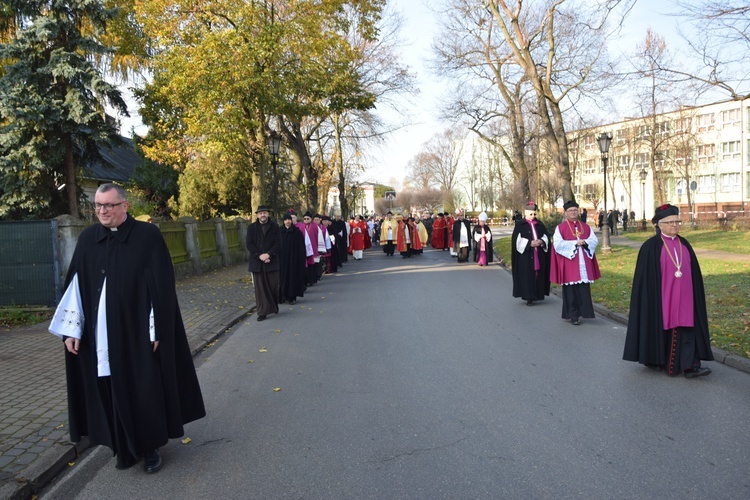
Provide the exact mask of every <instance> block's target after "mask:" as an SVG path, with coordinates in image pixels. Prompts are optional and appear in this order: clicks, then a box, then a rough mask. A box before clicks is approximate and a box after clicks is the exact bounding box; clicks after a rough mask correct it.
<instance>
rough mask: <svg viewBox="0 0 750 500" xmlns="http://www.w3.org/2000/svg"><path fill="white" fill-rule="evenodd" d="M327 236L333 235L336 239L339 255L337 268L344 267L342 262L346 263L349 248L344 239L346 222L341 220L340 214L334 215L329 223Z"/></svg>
mask: <svg viewBox="0 0 750 500" xmlns="http://www.w3.org/2000/svg"><path fill="white" fill-rule="evenodd" d="M328 234H333V236H334V238H336V251H337V252H338V254H339V260H338V262H339V267H341V266H343V265H344V262H346V261H347V251H346V249H347V247H348V246H349V243H348V242H347V238H346V235H347V233H346V222H344V221H343V220H341V214H340V213H336V215H334V218H333V220H332V221H331V227H330V229H329V230H328Z"/></svg>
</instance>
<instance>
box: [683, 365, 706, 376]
mask: <svg viewBox="0 0 750 500" xmlns="http://www.w3.org/2000/svg"><path fill="white" fill-rule="evenodd" d="M709 373H711V368H705V367H703V366H699V367H698V368H692V369H690V370H685V377H687V378H695V377H703V376H704V375H708V374H709Z"/></svg>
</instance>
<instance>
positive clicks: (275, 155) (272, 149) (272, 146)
mask: <svg viewBox="0 0 750 500" xmlns="http://www.w3.org/2000/svg"><path fill="white" fill-rule="evenodd" d="M266 144H267V145H268V152H269V153H270V154H271V165H272V166H273V199H272V201H271V209H272V210H273V216H274V217H275V218H276V220H278V219H279V215H278V211H277V207H276V201H277V199H276V194H277V193H278V190H279V184H278V179H277V178H276V166H277V165H278V164H279V149H280V148H281V136H280V135H279V134H278V133H277V132H276V131H275V130H271V133H270V134H269V135H268V139H267V142H266Z"/></svg>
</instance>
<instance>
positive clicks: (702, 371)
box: [623, 205, 714, 378]
mask: <svg viewBox="0 0 750 500" xmlns="http://www.w3.org/2000/svg"><path fill="white" fill-rule="evenodd" d="M653 222H654V223H656V224H657V228H656V231H657V232H656V235H654V236H653V237H651V238H649V239H648V240H646V241H645V242H644V243H643V245H642V246H641V249H640V251H639V252H638V260H637V261H636V265H635V273H634V276H633V288H632V292H631V296H630V314H629V318H628V331H627V336H626V338H625V349H624V352H623V359H624V360H626V361H637V362H638V363H641V364H644V365H646V366H649V367H651V368H656V369H663V370H666V372H667V373H668V374H669V375H679V374H680V373H684V374H685V376H686V377H689V378H692V377H699V376H703V375H708V374H709V373H711V370H710V369H709V368H706V367H702V366H701V360H707V361H710V360H713V359H714V358H713V353H712V351H711V338H710V336H709V332H708V315H707V313H706V292H705V289H704V287H703V275H702V274H701V269H700V266H699V265H698V259H697V258H696V256H695V252H694V251H693V248H692V247H691V246H690V243H688V242H687V240H686V239H684V238H683V237H681V236H679V235H678V234H677V233H678V232H679V223H680V220H679V209H678V208H677V207H675V206H673V205H662V206H661V207H659V208H657V209H656V215H655V217H654V219H653Z"/></svg>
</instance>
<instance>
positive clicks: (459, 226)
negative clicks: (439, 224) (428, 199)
mask: <svg viewBox="0 0 750 500" xmlns="http://www.w3.org/2000/svg"><path fill="white" fill-rule="evenodd" d="M471 237H472V236H471V222H470V221H469V220H468V219H467V218H466V214H465V212H464V211H463V210H457V211H456V220H455V222H453V248H455V249H456V253H457V254H458V262H469V250H471V242H472V239H471Z"/></svg>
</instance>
